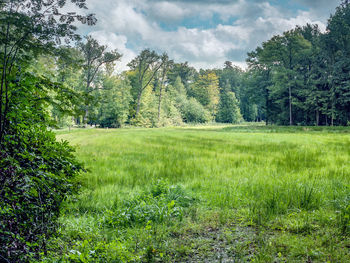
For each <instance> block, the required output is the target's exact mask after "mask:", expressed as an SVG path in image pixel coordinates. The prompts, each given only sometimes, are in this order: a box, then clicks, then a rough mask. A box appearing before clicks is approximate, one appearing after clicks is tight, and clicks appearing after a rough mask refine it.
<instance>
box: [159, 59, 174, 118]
mask: <svg viewBox="0 0 350 263" xmlns="http://www.w3.org/2000/svg"><path fill="white" fill-rule="evenodd" d="M161 60H162V66H161V67H160V69H159V71H160V78H159V97H158V122H159V120H160V109H161V103H162V95H163V89H164V87H165V84H166V83H165V82H166V80H167V74H168V72H169V70H171V68H172V66H173V64H174V61H172V60H169V57H168V55H167V54H166V53H164V54H163V56H162V58H161Z"/></svg>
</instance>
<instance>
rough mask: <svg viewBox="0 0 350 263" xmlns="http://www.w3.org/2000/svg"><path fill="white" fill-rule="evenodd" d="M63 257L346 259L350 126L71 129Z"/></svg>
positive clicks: (60, 243) (57, 244) (60, 245)
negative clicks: (73, 163)
mask: <svg viewBox="0 0 350 263" xmlns="http://www.w3.org/2000/svg"><path fill="white" fill-rule="evenodd" d="M58 137H59V139H65V140H68V141H70V142H71V143H72V144H73V145H77V146H78V151H77V155H78V157H79V159H80V160H82V161H83V162H84V163H85V164H86V166H87V168H88V169H89V170H90V172H89V173H87V174H84V175H82V176H81V178H79V180H80V181H81V182H82V184H83V188H82V192H81V194H80V195H79V196H77V197H72V198H70V199H69V200H67V202H66V208H65V211H64V214H63V215H62V217H61V223H62V225H61V233H62V236H61V237H60V238H59V239H56V240H52V244H51V246H52V247H53V248H54V250H55V253H53V254H52V255H51V256H50V259H48V260H47V261H50V262H53V261H55V258H56V259H57V260H58V258H61V260H62V258H64V260H65V261H67V262H127V261H130V262H246V261H255V262H349V261H350V241H349V240H350V238H349V234H350V233H349V232H350V225H349V224H350V206H349V203H350V131H349V128H334V129H331V128H328V129H325V128H317V127H314V128H312V127H309V128H308V127H304V128H300V127H292V128H289V127H269V128H266V127H263V126H222V127H221V126H206V127H184V128H164V129H120V130H102V129H101V130H100V129H89V130H83V129H82V130H74V131H71V132H69V133H68V132H61V133H59V135H58Z"/></svg>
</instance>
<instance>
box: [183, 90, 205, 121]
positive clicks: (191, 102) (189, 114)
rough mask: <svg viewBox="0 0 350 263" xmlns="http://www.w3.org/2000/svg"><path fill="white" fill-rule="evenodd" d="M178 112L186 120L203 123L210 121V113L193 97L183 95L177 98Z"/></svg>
mask: <svg viewBox="0 0 350 263" xmlns="http://www.w3.org/2000/svg"><path fill="white" fill-rule="evenodd" d="M177 104H178V105H179V107H180V112H181V114H182V117H183V119H184V120H185V121H186V122H199V123H204V122H208V121H210V113H209V111H207V110H206V109H205V108H204V106H203V105H202V104H200V103H199V102H198V101H197V100H196V99H195V98H190V99H187V98H186V97H184V96H180V97H178V98H177Z"/></svg>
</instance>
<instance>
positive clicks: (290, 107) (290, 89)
mask: <svg viewBox="0 0 350 263" xmlns="http://www.w3.org/2000/svg"><path fill="white" fill-rule="evenodd" d="M289 125H290V126H292V125H293V118H292V87H291V86H289Z"/></svg>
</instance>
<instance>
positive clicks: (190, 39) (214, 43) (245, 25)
mask: <svg viewBox="0 0 350 263" xmlns="http://www.w3.org/2000/svg"><path fill="white" fill-rule="evenodd" d="M300 1H302V0H300ZM305 1H307V0H305ZM88 4H89V6H90V8H91V11H92V12H95V13H96V15H97V17H98V19H99V23H98V25H97V26H95V27H93V28H91V34H92V35H93V36H94V37H95V38H97V39H98V40H99V41H100V42H101V43H102V44H108V45H109V46H110V47H113V48H117V49H118V50H119V52H121V53H123V54H124V55H123V58H122V62H121V63H120V68H121V69H126V64H127V63H128V62H129V61H130V60H131V59H132V58H133V57H134V56H136V54H137V53H139V52H140V51H141V50H142V49H144V48H151V49H155V50H156V51H158V52H167V53H168V54H169V56H170V57H171V58H173V59H175V61H177V62H184V61H189V63H190V64H192V65H193V66H195V67H197V68H199V67H203V68H211V67H222V65H223V63H224V61H226V60H232V61H234V63H235V64H236V65H240V66H244V65H245V62H244V55H245V54H246V52H248V51H251V50H253V49H255V48H256V47H257V46H258V45H260V44H261V42H262V41H266V40H268V39H269V38H271V37H272V36H273V35H275V34H280V33H282V32H283V31H286V30H289V29H292V28H294V27H295V26H296V25H305V24H306V23H317V24H319V25H320V28H321V29H325V23H326V21H325V20H321V21H320V19H319V15H318V13H317V12H314V11H313V9H310V10H309V11H299V12H294V13H293V12H289V11H288V10H284V9H282V8H281V7H279V6H276V5H274V6H272V5H271V4H269V3H268V1H259V0H255V1H253V2H251V1H249V0H237V1H225V0H224V1H219V2H218V1H215V3H213V2H212V1H193V0H192V1H170V0H169V1H155V0H153V1H152V0H129V1H127V0H118V1H115V0H104V1H102V0H90V1H89V2H88ZM214 15H216V16H219V17H220V18H221V22H220V23H218V22H215V23H216V24H213V26H212V27H211V28H204V29H203V28H186V27H185V26H180V22H181V21H184V20H185V19H195V18H198V19H199V20H200V19H204V18H205V19H210V20H211V19H212V18H213V16H214ZM228 21H234V22H231V24H229V22H228ZM161 23H165V24H171V25H173V27H172V28H173V29H172V30H171V31H169V29H166V28H165V29H164V28H162V26H161ZM174 25H175V27H174ZM176 25H179V26H177V27H176Z"/></svg>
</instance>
